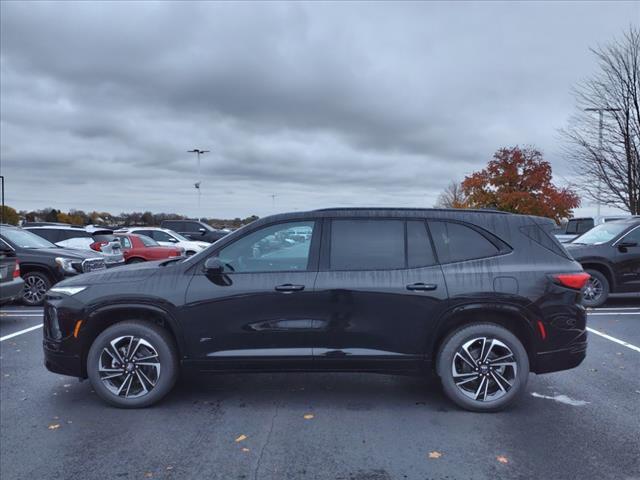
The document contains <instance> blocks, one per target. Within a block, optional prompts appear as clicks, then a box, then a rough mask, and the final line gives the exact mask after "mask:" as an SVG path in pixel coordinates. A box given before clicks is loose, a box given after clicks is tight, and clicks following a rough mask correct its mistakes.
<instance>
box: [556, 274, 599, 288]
mask: <svg viewBox="0 0 640 480" xmlns="http://www.w3.org/2000/svg"><path fill="white" fill-rule="evenodd" d="M589 278H591V275H589V274H588V273H585V272H580V273H557V274H555V275H553V279H554V280H555V282H556V283H557V284H559V285H562V286H563V287H568V288H575V289H576V290H582V287H584V286H585V285H586V284H587V282H588V281H589Z"/></svg>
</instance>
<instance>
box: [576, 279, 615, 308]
mask: <svg viewBox="0 0 640 480" xmlns="http://www.w3.org/2000/svg"><path fill="white" fill-rule="evenodd" d="M585 271H586V272H587V273H588V274H589V275H591V278H590V279H589V280H588V281H587V283H586V285H585V286H584V288H583V289H582V304H583V305H584V306H585V307H592V308H593V307H599V306H600V305H603V304H604V303H605V302H606V301H607V298H609V292H610V286H609V280H607V277H605V276H604V275H603V274H602V273H600V272H599V271H598V270H585Z"/></svg>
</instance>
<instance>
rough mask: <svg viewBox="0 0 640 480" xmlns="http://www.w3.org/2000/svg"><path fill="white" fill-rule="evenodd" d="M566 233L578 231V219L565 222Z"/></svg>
mask: <svg viewBox="0 0 640 480" xmlns="http://www.w3.org/2000/svg"><path fill="white" fill-rule="evenodd" d="M565 233H566V234H573V233H578V220H569V221H568V222H567V228H566V229H565Z"/></svg>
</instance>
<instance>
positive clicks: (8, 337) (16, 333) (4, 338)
mask: <svg viewBox="0 0 640 480" xmlns="http://www.w3.org/2000/svg"><path fill="white" fill-rule="evenodd" d="M38 328H42V323H41V324H40V325H34V326H33V327H29V328H25V329H24V330H20V331H17V332H14V333H10V334H9V335H5V336H4V337H0V342H4V341H5V340H9V339H10V338H13V337H17V336H18V335H22V334H23V333H29V332H32V331H33V330H36V329H38Z"/></svg>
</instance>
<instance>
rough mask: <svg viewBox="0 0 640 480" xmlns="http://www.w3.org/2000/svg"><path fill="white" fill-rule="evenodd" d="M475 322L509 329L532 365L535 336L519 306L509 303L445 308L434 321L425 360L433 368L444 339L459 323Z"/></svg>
mask: <svg viewBox="0 0 640 480" xmlns="http://www.w3.org/2000/svg"><path fill="white" fill-rule="evenodd" d="M475 323H493V324H495V325H499V326H501V327H504V328H506V329H507V330H509V331H510V332H511V333H513V334H514V335H515V336H516V337H517V338H518V340H520V342H521V343H522V345H523V346H524V349H525V350H526V352H527V356H528V357H529V364H530V365H534V361H535V345H536V336H535V328H534V326H533V325H532V323H531V321H530V320H529V319H528V318H527V317H526V316H525V315H524V314H523V313H522V312H521V311H520V308H519V307H517V306H514V305H509V304H488V303H474V304H466V305H458V306H456V307H454V308H453V309H451V310H449V311H448V312H446V313H445V314H444V315H443V316H442V317H441V318H440V321H439V322H438V326H437V327H436V334H435V335H434V337H433V339H434V340H433V341H432V343H431V350H430V352H428V353H427V355H428V357H427V359H428V360H431V365H432V366H433V367H434V368H435V367H436V363H437V356H438V352H439V351H440V348H441V347H442V344H443V342H444V340H445V339H446V338H447V337H448V336H449V335H450V334H451V333H452V332H453V331H455V330H457V329H459V328H460V327H463V326H467V325H472V324H475Z"/></svg>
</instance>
